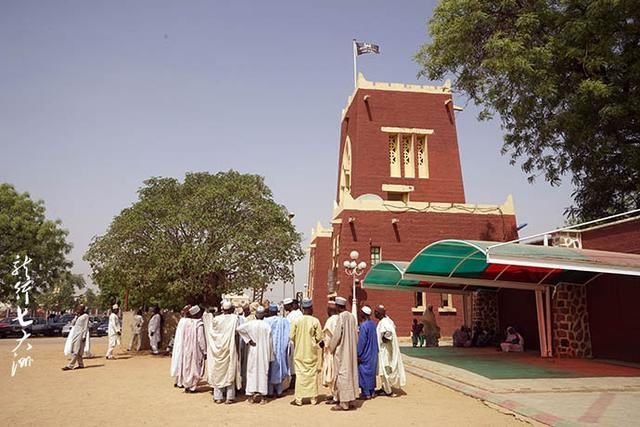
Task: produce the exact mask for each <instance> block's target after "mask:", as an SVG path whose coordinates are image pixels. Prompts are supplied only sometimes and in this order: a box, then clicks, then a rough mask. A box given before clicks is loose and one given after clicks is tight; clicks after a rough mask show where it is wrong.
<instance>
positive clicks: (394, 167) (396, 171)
mask: <svg viewBox="0 0 640 427" xmlns="http://www.w3.org/2000/svg"><path fill="white" fill-rule="evenodd" d="M398 151H399V148H398V135H389V169H390V174H391V176H392V177H398V178H399V177H400V159H399V153H398Z"/></svg>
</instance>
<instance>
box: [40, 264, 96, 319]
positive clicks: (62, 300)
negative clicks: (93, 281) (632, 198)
mask: <svg viewBox="0 0 640 427" xmlns="http://www.w3.org/2000/svg"><path fill="white" fill-rule="evenodd" d="M84 287H85V281H84V277H83V276H82V275H81V274H72V273H70V272H65V273H64V274H62V275H60V277H58V278H57V279H56V280H55V281H54V282H53V284H52V286H51V287H50V288H49V289H48V290H47V291H46V292H44V293H42V294H41V295H38V296H37V297H36V298H35V302H36V303H37V304H38V305H41V306H43V307H45V308H47V309H48V310H53V311H67V310H73V309H74V308H75V306H76V304H77V303H78V301H79V300H80V298H78V297H76V290H81V289H84ZM90 290H91V289H89V290H87V292H89V291H90Z"/></svg>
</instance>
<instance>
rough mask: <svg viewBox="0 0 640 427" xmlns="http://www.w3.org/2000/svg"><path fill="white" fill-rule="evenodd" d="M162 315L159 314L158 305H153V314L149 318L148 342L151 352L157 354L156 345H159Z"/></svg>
mask: <svg viewBox="0 0 640 427" xmlns="http://www.w3.org/2000/svg"><path fill="white" fill-rule="evenodd" d="M161 323H162V317H161V316H160V307H158V306H155V307H153V316H151V319H150V320H149V328H148V329H149V343H150V344H151V352H152V353H153V354H158V346H159V345H160V339H161V338H162V337H161V328H160V325H161Z"/></svg>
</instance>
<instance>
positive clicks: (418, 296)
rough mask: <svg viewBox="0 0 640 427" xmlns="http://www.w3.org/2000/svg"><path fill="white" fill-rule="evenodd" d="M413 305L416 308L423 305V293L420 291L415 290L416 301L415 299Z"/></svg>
mask: <svg viewBox="0 0 640 427" xmlns="http://www.w3.org/2000/svg"><path fill="white" fill-rule="evenodd" d="M414 307H416V308H422V307H424V294H423V293H422V292H416V301H415V306H414Z"/></svg>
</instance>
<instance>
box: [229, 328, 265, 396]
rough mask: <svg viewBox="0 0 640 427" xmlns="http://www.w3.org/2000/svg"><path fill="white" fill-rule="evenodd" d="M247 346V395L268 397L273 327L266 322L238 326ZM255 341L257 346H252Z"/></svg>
mask: <svg viewBox="0 0 640 427" xmlns="http://www.w3.org/2000/svg"><path fill="white" fill-rule="evenodd" d="M237 331H238V334H240V338H242V339H243V340H244V342H245V343H246V344H247V384H246V387H245V393H246V394H247V395H251V394H253V393H260V394H262V395H266V394H267V392H268V390H269V362H271V361H272V360H273V351H272V345H271V327H270V326H269V325H268V324H267V323H266V322H265V321H264V320H257V319H256V320H250V321H248V322H245V323H243V324H242V325H240V326H238V329H237ZM249 341H253V342H254V343H255V344H256V345H250V344H249Z"/></svg>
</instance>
